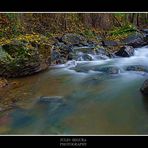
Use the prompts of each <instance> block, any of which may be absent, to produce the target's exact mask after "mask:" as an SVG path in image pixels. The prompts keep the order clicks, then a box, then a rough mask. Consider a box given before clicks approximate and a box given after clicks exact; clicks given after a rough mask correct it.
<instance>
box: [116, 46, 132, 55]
mask: <svg viewBox="0 0 148 148" xmlns="http://www.w3.org/2000/svg"><path fill="white" fill-rule="evenodd" d="M115 55H116V56H120V57H130V56H133V55H134V48H133V47H132V46H123V47H121V48H120V49H119V51H117V52H116V53H115Z"/></svg>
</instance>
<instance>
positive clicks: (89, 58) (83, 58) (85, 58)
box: [77, 54, 93, 61]
mask: <svg viewBox="0 0 148 148" xmlns="http://www.w3.org/2000/svg"><path fill="white" fill-rule="evenodd" d="M92 60H93V57H92V56H91V55H89V54H82V55H81V56H80V57H78V59H77V61H92Z"/></svg>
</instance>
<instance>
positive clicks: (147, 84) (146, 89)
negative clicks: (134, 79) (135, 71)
mask: <svg viewBox="0 0 148 148" xmlns="http://www.w3.org/2000/svg"><path fill="white" fill-rule="evenodd" d="M140 91H141V92H142V94H143V95H147V96H148V79H147V80H145V81H144V83H143V84H142V86H141V88H140Z"/></svg>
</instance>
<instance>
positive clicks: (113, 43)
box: [102, 40, 119, 46]
mask: <svg viewBox="0 0 148 148" xmlns="http://www.w3.org/2000/svg"><path fill="white" fill-rule="evenodd" d="M102 45H103V46H118V45H119V44H118V42H116V41H110V40H106V41H102Z"/></svg>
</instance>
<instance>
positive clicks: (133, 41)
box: [122, 33, 146, 48]
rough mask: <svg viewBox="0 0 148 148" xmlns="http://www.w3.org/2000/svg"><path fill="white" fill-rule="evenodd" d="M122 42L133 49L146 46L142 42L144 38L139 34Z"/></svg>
mask: <svg viewBox="0 0 148 148" xmlns="http://www.w3.org/2000/svg"><path fill="white" fill-rule="evenodd" d="M122 41H123V43H125V44H126V45H128V46H132V47H134V48H136V47H141V46H144V45H146V42H145V41H144V36H143V34H141V33H135V34H132V35H130V36H128V37H127V38H126V39H124V40H122Z"/></svg>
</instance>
